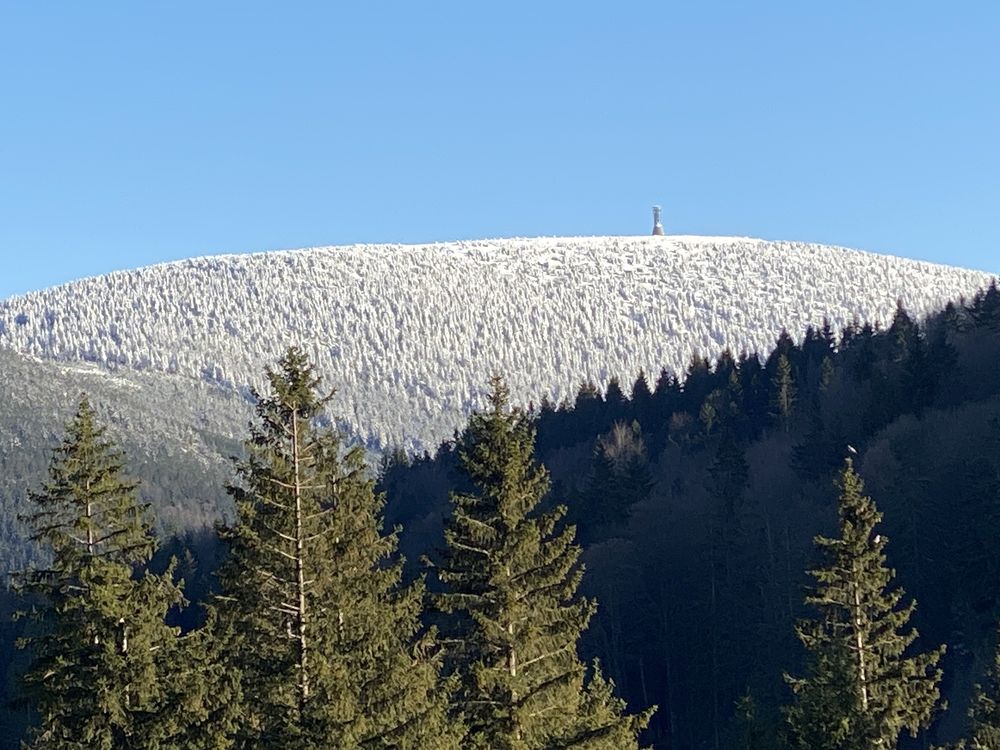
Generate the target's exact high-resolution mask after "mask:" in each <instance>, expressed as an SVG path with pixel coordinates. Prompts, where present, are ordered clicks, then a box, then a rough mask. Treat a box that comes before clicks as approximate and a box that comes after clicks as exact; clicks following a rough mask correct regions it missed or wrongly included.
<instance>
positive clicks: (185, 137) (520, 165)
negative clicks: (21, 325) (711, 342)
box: [0, 0, 1000, 297]
mask: <svg viewBox="0 0 1000 750" xmlns="http://www.w3.org/2000/svg"><path fill="white" fill-rule="evenodd" d="M998 39H1000V3H997V2H995V1H994V0H990V1H985V0H984V1H983V2H954V3H941V2H935V3H929V2H927V3H925V2H870V0H868V1H866V2H851V1H843V0H842V1H840V2H834V3H817V2H800V1H798V0H796V1H794V2H793V1H792V0H788V1H787V2H766V1H765V2H755V3H748V2H727V3H723V2H711V1H707V2H692V1H689V0H684V1H681V0H675V1H671V2H664V1H662V0H661V1H660V2H627V1H625V0H620V1H619V2H607V1H606V0H605V2H599V3H597V2H595V3H588V2H583V1H581V0H577V1H576V2H572V3H569V2H551V1H549V2H541V1H540V0H534V1H533V2H515V1H511V0H508V1H507V2H502V3H480V2H469V0H465V1H464V2H420V3H417V2H405V3H404V2H395V3H394V2H378V1H377V0H366V1H364V2H354V3H335V2H289V3H274V2H248V1H247V0H241V1H240V2H224V1H222V0H212V1H211V2H204V1H202V2H170V3H136V2H96V1H95V2H32V1H30V0H23V2H3V4H2V5H0V259H2V261H3V262H2V263H0V297H2V296H6V295H8V294H11V293H17V292H22V291H26V290H29V289H33V288H38V287H42V286H47V285H51V284H55V283H59V282H62V281H66V280H69V279H72V278H76V277H79V276H84V275H92V274H98V273H103V272H106V271H109V270H112V269H116V268H125V267H134V266H140V265H145V264H148V263H152V262H156V261H161V260H169V259H175V258H183V257H189V256H193V255H203V254H212V253H221V252H243V251H250V250H263V249H271V248H285V247H301V246H309V245H318V244H340V243H351V242H390V241H391V242H423V241H430V240H447V239H461V238H479V237H497V236H533V235H561V234H574V235H576V234H584V235H586V234H644V233H646V232H647V231H648V230H649V224H650V218H649V206H650V205H651V204H653V203H661V204H662V205H663V207H664V217H665V224H666V227H667V231H668V233H693V234H738V235H751V236H760V237H766V238H775V239H797V240H808V241H816V242H828V243H836V244H842V245H848V246H853V247H860V248H865V249H870V250H876V251H881V252H890V253H895V254H899V255H905V256H909V257H914V258H924V259H929V260H933V261H939V262H946V263H953V264H959V265H966V266H972V267H977V268H981V269H985V270H988V271H994V272H1000V241H998V238H1000V144H998V138H1000V43H998V41H997V40H998Z"/></svg>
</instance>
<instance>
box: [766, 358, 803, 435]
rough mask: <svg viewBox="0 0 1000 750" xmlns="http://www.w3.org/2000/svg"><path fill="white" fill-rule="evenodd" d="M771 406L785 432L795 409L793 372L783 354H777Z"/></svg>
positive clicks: (790, 364) (789, 362)
mask: <svg viewBox="0 0 1000 750" xmlns="http://www.w3.org/2000/svg"><path fill="white" fill-rule="evenodd" d="M771 392H772V396H771V407H772V409H773V411H774V415H775V416H776V417H777V418H778V420H779V421H780V422H781V425H782V427H783V428H784V430H785V431H786V432H787V431H788V430H789V428H790V426H791V419H792V414H793V413H794V411H795V399H796V393H797V391H796V388H795V373H794V371H793V370H792V363H791V361H790V360H789V359H788V357H787V356H786V355H785V354H780V355H778V362H777V369H776V370H775V374H774V384H773V387H772V391H771Z"/></svg>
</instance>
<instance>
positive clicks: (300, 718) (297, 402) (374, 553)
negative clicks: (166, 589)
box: [214, 349, 457, 750]
mask: <svg viewBox="0 0 1000 750" xmlns="http://www.w3.org/2000/svg"><path fill="white" fill-rule="evenodd" d="M267 377H268V381H269V383H270V388H271V393H270V394H269V395H267V396H265V397H259V399H258V406H257V417H258V419H257V423H256V424H255V425H254V427H253V428H252V433H251V439H250V440H249V441H248V443H247V445H246V448H247V454H248V457H247V458H246V460H245V461H243V462H242V463H241V464H240V465H239V482H238V485H237V486H234V487H232V488H231V494H232V495H233V498H234V500H235V502H236V511H237V520H236V523H235V525H233V526H231V527H228V528H224V529H222V536H223V538H224V539H225V540H226V541H227V542H228V543H229V547H230V553H229V557H228V559H227V561H226V562H225V563H224V565H223V567H222V569H221V571H220V576H219V578H220V582H221V595H220V597H219V599H218V603H217V604H216V607H215V614H214V616H215V620H216V626H215V627H216V638H217V639H219V640H220V642H221V643H224V644H226V647H225V650H224V654H223V658H224V660H225V663H226V665H227V666H228V667H229V668H230V669H231V670H232V671H233V672H234V673H238V674H239V682H240V693H241V695H242V699H241V703H240V707H239V717H238V721H236V722H233V724H234V726H235V732H234V740H235V742H236V746H237V747H240V748H271V747H281V748H300V749H302V750H306V749H308V750H313V749H316V750H319V749H320V748H323V749H326V748H329V749H331V750H348V749H351V750H355V749H356V748H399V750H418V749H419V750H423V749H424V748H433V749H437V748H442V749H444V748H457V736H456V733H455V731H454V729H453V728H452V727H451V726H450V725H449V723H448V722H447V717H446V708H447V701H446V695H445V693H444V691H443V689H442V686H441V683H440V681H439V678H438V667H439V660H438V658H437V655H436V651H437V649H436V647H435V645H434V638H433V634H424V633H422V632H421V626H420V619H419V618H420V614H421V611H422V601H423V587H422V585H414V586H410V587H403V586H401V583H400V579H401V572H402V561H401V560H400V559H399V558H398V556H397V555H396V546H397V540H396V533H390V534H383V533H382V529H381V527H382V516H381V512H382V505H383V500H382V498H381V497H380V496H378V495H376V493H375V491H374V482H373V479H372V477H371V476H370V471H369V469H368V467H367V466H366V464H365V459H364V454H363V451H362V449H360V448H352V449H345V448H344V447H343V446H342V445H341V440H340V437H339V435H338V434H337V432H336V431H335V430H333V429H332V428H325V427H321V426H319V424H318V421H319V420H320V419H321V417H322V415H323V411H324V408H325V406H326V404H327V400H328V399H327V398H323V397H321V396H320V395H319V393H318V385H319V383H318V379H317V378H316V376H315V374H314V372H313V368H312V367H311V366H310V365H309V364H308V362H307V360H306V358H305V357H304V356H303V355H302V354H301V353H300V352H299V351H298V350H295V349H292V350H290V351H289V352H288V353H287V354H286V355H285V356H284V358H283V359H282V360H281V362H280V367H279V369H277V370H269V371H268V372H267Z"/></svg>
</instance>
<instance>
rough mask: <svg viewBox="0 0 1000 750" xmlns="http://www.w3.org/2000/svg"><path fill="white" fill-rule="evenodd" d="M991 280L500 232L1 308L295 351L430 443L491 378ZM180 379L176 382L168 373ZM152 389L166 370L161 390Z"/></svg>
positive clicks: (922, 302)
mask: <svg viewBox="0 0 1000 750" xmlns="http://www.w3.org/2000/svg"><path fill="white" fill-rule="evenodd" d="M988 280H989V277H988V275H987V274H984V273H979V272H976V271H969V270H963V269H958V268H950V267H944V266H937V265H932V264H929V263H921V262H915V261H911V260H905V259H901V258H895V257H889V256H884V255H874V254H871V253H864V252H857V251H852V250H846V249H842V248H834V247H826V246H821V245H811V244H801V243H791V242H768V241H763V240H754V239H740V238H710V237H593V238H551V239H511V240H484V241H477V242H455V243H444V244H433V245H355V246H350V247H325V248H314V249H309V250H295V251H281V252H269V253H260V254H254V255H238V256H218V257H208V258H199V259H194V260H188V261H183V262H177V263H168V264H163V265H157V266H151V267H148V268H142V269H139V270H134V271H123V272H119V273H112V274H108V275H106V276H101V277H97V278H90V279H84V280H81V281H77V282H74V283H71V284H66V285H64V286H60V287H55V288H52V289H47V290H44V291H39V292H35V293H32V294H28V295H25V296H22V297H15V298H12V299H9V300H7V301H5V302H2V303H0V346H2V347H6V348H9V349H12V350H15V351H17V352H21V353H24V354H30V355H33V356H35V357H39V358H45V359H53V360H59V361H63V362H91V363H96V364H98V365H100V366H102V367H105V368H111V369H113V370H115V371H116V372H118V373H124V372H127V371H131V370H135V371H144V372H161V373H168V374H175V375H180V376H186V377H187V378H196V379H199V380H201V381H203V382H206V383H207V382H212V383H218V384H221V385H223V386H225V387H227V388H229V389H231V390H236V391H240V390H241V389H243V388H245V386H247V385H248V384H253V383H259V382H260V376H261V372H262V369H263V367H264V366H265V365H267V364H270V363H272V362H273V361H274V360H275V359H276V357H277V356H278V355H279V354H280V353H281V352H282V351H283V350H284V349H285V348H286V347H288V346H289V345H290V344H299V345H301V346H302V347H303V348H304V349H305V350H306V351H307V353H308V354H309V355H310V356H311V357H312V358H314V360H315V361H316V362H317V363H318V365H319V368H320V371H321V372H322V374H323V375H324V376H325V378H326V379H327V383H328V384H329V385H331V386H335V387H336V388H337V389H338V390H339V395H338V397H337V399H336V400H335V401H334V403H333V411H334V412H335V413H336V414H338V415H339V416H340V417H342V418H343V420H344V422H345V425H346V426H349V427H350V428H351V429H352V430H353V431H356V433H357V434H358V435H360V437H361V438H362V439H363V440H364V441H365V442H366V443H368V444H369V445H370V446H372V447H386V446H389V445H401V446H404V447H407V448H409V449H411V450H420V449H424V448H431V449H432V448H433V447H434V446H435V445H436V444H437V443H438V441H440V440H441V439H442V438H446V437H448V436H450V435H451V433H452V431H453V430H454V429H455V428H456V427H458V426H460V425H461V424H462V422H463V420H464V416H465V414H466V413H467V412H468V411H469V410H470V409H471V408H472V407H473V405H474V404H475V403H477V400H478V398H479V396H480V394H481V389H482V387H483V385H484V383H485V380H486V378H487V377H488V375H489V374H490V373H493V372H500V373H502V374H504V375H506V376H507V377H508V378H509V379H510V382H511V386H512V392H513V395H514V396H515V398H519V399H521V400H522V401H525V402H526V401H527V400H529V399H538V398H540V397H541V396H542V395H543V394H547V395H548V396H549V397H550V398H551V399H553V400H554V401H558V400H560V399H562V398H564V397H571V396H572V395H573V394H574V393H575V391H576V388H577V386H578V385H579V384H580V383H581V381H584V380H587V379H590V380H593V381H594V382H595V383H597V384H598V385H602V384H604V383H606V382H607V380H608V378H609V377H611V376H621V377H622V378H623V379H631V378H632V377H633V376H634V375H635V374H636V373H637V372H638V371H639V370H640V369H644V370H645V371H646V372H647V373H650V374H651V375H654V376H655V374H656V373H658V372H659V370H660V368H661V367H663V366H667V367H670V368H673V369H675V370H678V371H680V370H683V369H684V368H685V366H686V365H687V362H688V361H689V359H690V358H691V356H692V354H693V353H695V352H696V351H698V352H701V353H702V354H714V353H716V352H718V351H720V350H721V349H723V348H724V347H729V348H731V349H732V350H734V351H739V350H741V349H748V350H762V351H763V350H766V349H768V348H769V347H770V346H771V344H772V343H773V341H774V339H775V337H776V336H777V334H778V333H779V331H780V329H781V328H782V327H787V328H788V330H789V331H790V332H791V333H792V334H793V335H794V336H799V335H801V333H802V331H803V330H804V329H805V327H806V326H807V325H809V324H818V323H820V322H821V321H822V319H823V318H824V317H826V318H828V319H829V320H830V322H831V324H833V326H834V327H835V328H839V327H841V326H843V325H844V324H846V323H848V322H850V321H851V320H852V319H858V320H870V321H886V320H888V319H890V318H891V314H892V311H893V309H894V307H895V304H896V300H897V298H901V299H903V301H904V302H905V304H906V306H907V308H908V309H909V310H910V311H911V312H913V313H915V314H916V315H922V314H923V313H925V312H928V311H930V310H932V309H934V308H937V307H939V306H940V305H941V304H943V303H944V302H945V301H946V300H948V299H952V298H958V297H959V296H962V295H971V294H972V293H973V292H974V291H976V289H978V288H980V287H983V286H984V285H985V284H986V283H988ZM158 382H162V383H163V384H167V383H171V382H173V381H170V380H163V381H158ZM152 386H153V381H150V387H152Z"/></svg>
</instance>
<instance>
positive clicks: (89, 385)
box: [0, 350, 250, 580]
mask: <svg viewBox="0 0 1000 750" xmlns="http://www.w3.org/2000/svg"><path fill="white" fill-rule="evenodd" d="M84 392H86V393H87V394H88V396H89V397H90V399H91V401H92V402H93V403H94V405H95V406H96V407H97V409H98V412H99V414H100V416H101V418H102V421H103V422H104V423H105V424H106V425H108V428H109V430H110V432H111V434H112V436H113V437H114V438H115V439H116V440H117V441H118V442H119V443H120V444H121V445H122V446H123V447H124V449H125V452H126V454H127V456H128V468H129V471H130V473H131V475H132V476H134V477H135V478H137V479H140V480H141V481H142V498H143V500H144V501H145V502H148V503H151V504H152V505H154V506H155V519H156V521H157V525H158V528H159V530H160V532H161V533H162V534H164V535H169V534H173V533H177V534H182V533H184V532H186V531H190V530H193V529H198V528H203V527H205V526H210V525H211V524H212V523H213V522H214V521H216V520H217V519H218V518H219V517H220V515H222V514H224V513H225V512H226V510H227V509H228V507H229V503H228V499H227V498H226V495H225V489H224V487H225V483H226V482H227V481H229V480H230V479H231V476H232V467H231V462H230V460H229V457H230V456H233V455H236V454H237V453H239V451H240V443H241V441H242V440H243V438H244V433H245V431H246V429H245V428H246V425H247V423H248V421H249V419H250V405H249V403H248V402H247V401H245V400H243V399H241V398H240V397H239V396H238V395H237V394H235V393H234V392H232V391H229V390H226V389H223V388H220V387H219V386H217V385H214V384H211V383H207V382H204V381H199V380H196V379H192V378H184V377H179V376H168V375H164V374H161V373H154V372H144V373H138V372H127V371H123V372H119V373H116V374H114V375H112V374H110V373H108V372H107V371H106V370H102V369H101V368H99V367H97V366H95V365H86V364H84V365H80V364H66V363H57V362H43V361H38V360H35V359H32V358H29V357H25V356H22V355H19V354H16V353H13V352H10V351H4V350H0V580H5V579H6V576H5V575H4V574H5V573H6V572H8V571H10V570H18V569H23V568H24V567H25V566H27V565H29V564H31V563H33V562H35V561H36V557H35V554H36V553H35V550H34V548H33V547H32V546H31V545H28V544H26V543H25V539H26V532H25V529H24V527H23V525H22V523H21V522H20V520H19V518H18V516H19V515H20V514H23V513H24V512H25V511H26V509H27V503H26V498H27V493H28V492H29V491H30V490H37V489H39V487H40V484H41V482H43V481H44V480H45V478H46V471H47V467H48V464H49V459H50V457H51V449H52V448H53V447H54V446H56V445H57V444H58V442H59V440H60V439H61V437H62V434H63V428H64V425H65V423H66V421H67V420H68V419H69V418H70V416H72V414H73V411H74V409H75V408H76V406H77V404H78V402H79V398H80V394H81V393H84Z"/></svg>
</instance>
